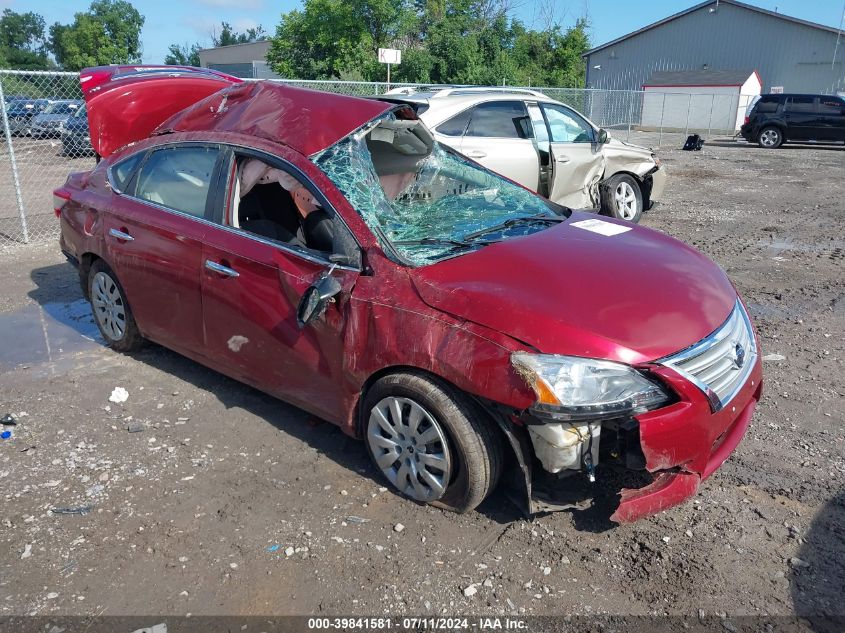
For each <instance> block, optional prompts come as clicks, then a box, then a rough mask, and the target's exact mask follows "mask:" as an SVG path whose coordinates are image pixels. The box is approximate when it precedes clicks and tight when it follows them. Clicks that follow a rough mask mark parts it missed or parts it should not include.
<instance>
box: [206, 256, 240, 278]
mask: <svg viewBox="0 0 845 633" xmlns="http://www.w3.org/2000/svg"><path fill="white" fill-rule="evenodd" d="M205 267H206V268H207V269H208V270H210V271H213V272H215V273H219V274H221V275H225V276H226V277H240V276H241V274H240V273H239V272H238V271H237V270H234V269H233V268H229V267H228V266H224V265H223V264H218V263H217V262H213V261H211V260H210V259H207V260H205Z"/></svg>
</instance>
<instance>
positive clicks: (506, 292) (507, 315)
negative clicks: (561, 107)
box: [410, 212, 737, 364]
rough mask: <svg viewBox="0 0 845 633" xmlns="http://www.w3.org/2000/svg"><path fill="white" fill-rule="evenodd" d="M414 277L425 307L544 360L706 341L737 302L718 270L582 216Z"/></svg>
mask: <svg viewBox="0 0 845 633" xmlns="http://www.w3.org/2000/svg"><path fill="white" fill-rule="evenodd" d="M587 220H592V221H594V222H596V221H597V222H600V223H601V224H599V225H597V226H598V229H600V230H603V229H607V228H610V229H613V228H614V226H619V227H622V228H624V229H627V230H626V231H625V232H623V233H620V234H617V235H609V236H608V235H603V234H601V233H596V232H593V231H591V230H586V229H584V228H580V227H579V226H578V223H579V222H583V221H587ZM410 275H411V279H412V281H413V283H414V285H415V287H416V289H417V291H418V292H419V294H420V296H421V297H422V299H423V301H425V302H426V303H427V304H428V305H430V306H432V307H434V308H436V309H439V310H442V311H444V312H447V313H450V314H452V315H454V316H456V317H459V318H462V319H466V320H469V321H473V322H475V323H478V324H480V325H483V326H485V327H489V328H492V329H495V330H497V331H500V332H502V333H504V334H507V335H509V336H511V337H512V338H515V339H518V340H520V341H522V342H523V343H526V344H528V345H530V346H531V347H534V348H536V349H537V350H539V351H541V352H544V353H552V354H568V355H573V356H585V357H591V358H604V359H609V360H615V361H619V362H625V363H631V364H635V363H642V362H648V361H651V360H655V359H658V358H661V357H663V356H667V355H669V354H672V353H674V352H677V351H679V350H681V349H684V348H686V347H689V346H690V345H692V344H693V343H696V342H697V341H699V340H701V339H702V338H704V337H706V336H707V335H708V334H710V333H711V332H713V331H714V330H715V329H716V328H717V327H719V326H720V325H721V324H722V323H723V322H724V321H725V319H727V317H728V315H729V314H730V312H731V310H732V309H733V307H734V305H735V303H736V299H737V295H736V291H735V289H734V287H733V285H732V284H731V282H730V281H729V280H728V278H727V276H726V275H725V273H724V271H722V269H721V268H719V267H718V266H717V265H716V264H714V263H713V262H712V261H710V260H709V259H708V258H707V257H705V256H704V255H703V254H701V253H699V252H698V251H696V250H694V249H692V248H690V247H688V246H686V245H685V244H683V243H682V242H679V241H677V240H675V239H673V238H670V237H668V236H666V235H664V234H662V233H659V232H657V231H654V230H651V229H647V228H645V227H642V226H639V225H634V224H629V223H625V222H618V221H615V220H610V219H607V220H605V219H601V220H599V219H598V218H596V216H595V215H593V214H587V213H578V212H575V213H573V214H572V217H571V218H569V220H567V221H566V222H562V223H560V224H559V225H555V226H553V227H551V228H548V229H546V230H542V231H539V232H536V233H533V234H531V235H527V236H523V237H517V238H511V239H508V240H504V241H502V242H499V243H496V244H493V245H490V246H486V247H483V248H481V249H479V250H478V251H474V252H472V253H468V254H466V255H463V256H460V257H455V258H452V259H448V260H444V261H441V262H439V263H436V264H432V265H429V266H424V267H421V268H416V269H414V270H412V271H411V273H410Z"/></svg>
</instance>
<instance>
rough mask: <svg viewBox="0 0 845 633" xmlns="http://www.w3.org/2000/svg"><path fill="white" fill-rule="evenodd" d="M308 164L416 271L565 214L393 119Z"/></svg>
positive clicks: (420, 128) (418, 127)
mask: <svg viewBox="0 0 845 633" xmlns="http://www.w3.org/2000/svg"><path fill="white" fill-rule="evenodd" d="M314 160H315V162H316V163H317V165H319V166H320V168H321V169H322V170H323V171H324V172H325V173H326V175H327V176H328V177H329V178H330V179H331V180H332V182H334V184H335V185H336V186H337V187H338V189H340V191H341V192H343V194H344V195H345V196H346V198H347V199H348V200H349V202H350V204H352V206H353V207H354V208H355V209H356V210H357V211H358V213H360V214H361V216H362V217H363V218H364V221H365V222H366V223H367V224H368V225H369V226H370V228H371V229H373V232H374V233H375V234H376V235H377V236H378V237H379V241H380V242H383V241H384V240H385V239H386V240H388V241H389V242H390V245H389V246H390V247H392V248H393V249H395V250H396V251H397V252H398V253H399V254H400V255H401V256H402V257H404V258H405V259H407V260H409V261H410V262H411V263H413V264H415V265H420V266H421V265H425V264H429V263H431V262H433V261H436V260H438V259H441V258H443V257H448V256H452V255H455V254H460V253H464V252H468V251H469V250H473V249H475V248H481V247H483V246H484V245H486V244H489V243H491V242H492V241H497V240H501V239H508V238H511V237H517V236H520V235H527V234H529V233H534V232H535V231H540V230H543V229H545V228H548V227H549V226H550V225H551V222H545V221H543V220H542V219H540V218H545V217H550V218H555V219H557V218H559V217H560V214H561V213H563V211H564V209H563V208H562V207H558V206H557V205H554V204H553V203H550V202H548V201H546V200H544V199H543V198H540V197H539V196H536V195H535V194H533V193H531V192H529V191H527V190H526V189H523V188H522V187H520V186H518V185H515V184H513V183H511V182H509V181H507V180H505V179H504V178H501V177H500V176H497V175H496V174H494V173H492V172H490V171H487V170H486V169H484V168H482V167H480V166H479V165H476V164H474V163H472V162H470V161H469V160H468V159H465V158H463V157H462V156H460V155H459V154H457V153H455V152H453V151H452V150H450V149H448V148H445V147H443V146H441V145H439V144H438V143H437V142H436V141H434V139H433V138H432V137H431V134H430V133H429V132H428V130H427V129H426V128H425V126H424V125H422V124H421V123H420V122H419V121H405V120H399V119H397V118H396V117H395V116H394V115H393V114H392V113H388V114H387V115H385V116H384V117H383V118H382V120H381V121H380V122H379V123H378V124H377V125H375V126H374V127H373V128H372V129H371V130H370V131H369V132H367V133H366V134H357V135H353V136H350V137H348V138H346V139H344V140H342V141H340V142H339V143H337V144H335V145H333V146H332V147H330V148H328V149H326V150H324V151H323V152H321V153H320V154H319V155H317V156H316V157H315V159H314ZM519 218H525V220H520V219H519ZM514 220H515V221H514ZM482 235H483V238H481V237H480V236H482ZM385 246H387V245H385V244H383V243H382V247H385Z"/></svg>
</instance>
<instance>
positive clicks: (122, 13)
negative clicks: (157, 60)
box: [50, 0, 144, 70]
mask: <svg viewBox="0 0 845 633" xmlns="http://www.w3.org/2000/svg"><path fill="white" fill-rule="evenodd" d="M143 26H144V16H143V15H141V14H140V13H139V12H138V10H137V9H135V7H133V6H132V4H131V3H129V2H128V1H127V0H94V2H92V3H91V6H90V8H89V9H88V11H86V12H84V13H82V12H81V13H77V14H75V15H74V20H73V22H72V23H71V24H59V23H58V22H57V23H55V24H53V26H51V27H50V47H51V49H52V51H53V55H54V56H55V57H56V61H57V62H58V63H59V65H60V66H62V67H63V68H65V69H68V70H80V69H82V68H85V67H87V66H101V65H105V64H135V63H139V62H140V61H141V28H142V27H143Z"/></svg>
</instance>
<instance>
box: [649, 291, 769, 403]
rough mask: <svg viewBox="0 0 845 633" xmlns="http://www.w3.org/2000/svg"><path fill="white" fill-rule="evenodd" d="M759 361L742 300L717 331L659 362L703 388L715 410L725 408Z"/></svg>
mask: <svg viewBox="0 0 845 633" xmlns="http://www.w3.org/2000/svg"><path fill="white" fill-rule="evenodd" d="M756 360H757V344H756V342H755V341H754V334H753V332H752V331H751V321H749V320H748V315H747V314H746V313H745V308H743V307H742V303H741V302H740V301H737V302H736V305H735V306H734V309H733V312H731V315H730V316H729V317H728V320H727V321H725V323H724V324H722V325H721V326H720V327H719V328H718V329H717V330H716V331H715V332H713V333H712V334H711V335H710V336H708V337H707V338H705V339H703V340H701V341H699V342H698V343H696V344H695V345H693V346H692V347H689V348H687V349H685V350H683V351H681V352H678V353H677V354H673V355H672V356H668V357H666V358H664V359H661V360H660V361H658V362H659V363H660V364H662V365H665V366H667V367H671V368H672V369H674V370H675V371H677V372H678V373H679V374H681V375H682V376H684V377H685V378H687V379H688V380H689V381H691V382H692V383H693V384H695V386H697V387H698V388H699V389H701V390H702V391H703V392H704V394H705V395H706V396H707V398H708V400H710V406H711V408H712V409H713V411H714V412H715V411H719V410H720V409H722V408H723V407H725V406H726V405H727V404H728V403H729V402H730V401H731V400H732V399H733V398H734V396H735V395H736V394H737V392H738V391H739V390H740V388H741V387H742V386H743V385H744V384H745V381H746V380H747V379H748V376H749V374H750V373H751V370H752V369H754V363H755V362H756Z"/></svg>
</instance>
